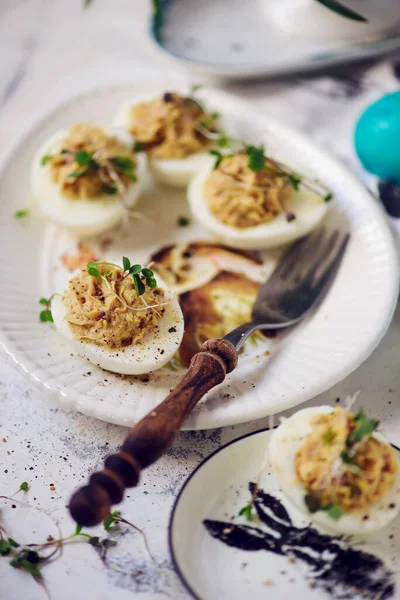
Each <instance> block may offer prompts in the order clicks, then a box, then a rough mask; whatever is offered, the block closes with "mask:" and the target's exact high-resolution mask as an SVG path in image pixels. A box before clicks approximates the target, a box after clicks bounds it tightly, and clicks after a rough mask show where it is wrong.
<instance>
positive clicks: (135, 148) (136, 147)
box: [133, 140, 146, 152]
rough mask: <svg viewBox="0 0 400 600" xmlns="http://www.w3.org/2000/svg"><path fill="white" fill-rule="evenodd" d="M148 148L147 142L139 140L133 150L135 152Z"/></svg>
mask: <svg viewBox="0 0 400 600" xmlns="http://www.w3.org/2000/svg"><path fill="white" fill-rule="evenodd" d="M145 149H146V144H144V143H143V142H139V141H137V140H136V141H135V143H134V144H133V151H134V152H143V151H144V150H145Z"/></svg>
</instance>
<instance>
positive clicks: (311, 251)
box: [69, 228, 350, 527]
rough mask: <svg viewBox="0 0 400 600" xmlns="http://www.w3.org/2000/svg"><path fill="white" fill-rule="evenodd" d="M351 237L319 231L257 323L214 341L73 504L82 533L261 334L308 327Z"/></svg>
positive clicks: (264, 294) (262, 301) (288, 257)
mask: <svg viewBox="0 0 400 600" xmlns="http://www.w3.org/2000/svg"><path fill="white" fill-rule="evenodd" d="M349 239H350V235H349V234H347V233H346V234H342V233H340V232H339V231H338V230H334V231H331V232H328V231H327V230H326V229H323V228H322V229H319V230H318V231H316V232H314V233H313V234H311V235H309V236H307V237H305V238H303V239H301V240H299V241H297V242H295V243H294V244H293V245H292V246H291V248H290V249H289V250H288V252H287V253H286V254H285V255H284V257H283V258H282V259H281V260H280V262H279V263H278V265H277V267H276V269H275V271H274V272H273V273H272V275H271V277H270V278H269V279H268V280H267V281H266V283H264V284H263V285H262V286H261V288H260V290H259V293H258V296H257V299H256V301H255V304H254V306H253V310H252V316H251V321H250V322H249V323H246V324H244V325H241V326H240V327H238V328H236V329H234V330H233V331H231V332H230V333H228V335H226V336H225V337H224V338H222V339H210V340H207V341H206V342H205V343H204V344H203V345H202V347H201V348H200V350H199V352H198V353H197V354H195V355H194V356H193V358H192V360H191V362H190V365H189V368H188V371H187V373H186V375H185V376H184V378H183V379H182V381H181V382H180V383H179V384H178V385H177V386H176V387H175V388H174V389H173V390H172V391H171V393H170V394H169V395H168V396H167V398H165V400H163V401H162V402H161V403H160V404H159V405H158V406H157V407H156V408H154V409H153V410H152V411H151V412H150V413H148V414H147V415H146V416H145V417H143V419H142V420H141V421H139V423H137V424H136V425H134V426H133V427H132V429H131V430H130V432H129V433H128V436H127V437H126V439H125V441H124V443H123V445H122V449H121V450H120V451H119V452H118V453H117V454H112V455H110V456H108V457H107V458H106V460H105V463H104V467H105V468H104V469H103V470H102V471H99V472H97V473H93V474H92V475H91V477H90V479H89V483H88V485H86V486H84V487H82V488H80V489H78V490H77V491H76V492H75V493H74V494H73V496H72V498H71V500H70V503H69V510H70V513H71V516H72V517H73V519H75V521H76V522H77V523H78V524H79V525H84V526H88V527H90V526H93V525H97V524H98V523H100V522H101V521H103V520H104V519H105V518H106V517H107V515H108V514H109V513H110V510H111V505H112V504H118V503H119V502H121V501H122V499H123V496H124V491H125V489H126V488H129V487H134V486H136V485H137V484H138V481H139V476H140V471H141V470H142V469H144V468H146V467H148V466H149V465H151V464H153V463H154V462H155V461H156V460H157V459H158V458H160V457H161V456H162V455H163V454H164V453H165V452H166V451H167V450H168V448H169V447H170V446H171V445H172V443H173V441H174V439H175V437H176V435H177V433H178V431H179V430H180V428H181V425H182V423H183V422H184V420H185V419H186V418H187V416H188V415H189V413H190V412H191V410H192V409H193V408H194V407H195V405H196V404H197V403H198V402H199V400H200V399H201V398H202V397H203V396H204V394H205V393H206V392H208V391H209V390H211V389H212V388H213V387H215V386H216V385H218V384H220V383H222V382H223V381H224V379H225V376H226V374H227V373H230V372H231V371H233V369H235V367H236V365H237V362H238V352H239V350H240V349H241V348H242V346H243V344H244V343H245V341H246V340H247V338H248V337H249V336H250V335H251V334H252V333H254V331H257V330H260V329H269V330H272V329H284V328H288V327H292V326H293V325H296V324H297V323H299V322H300V321H302V320H303V319H304V318H305V317H306V316H307V315H308V314H309V313H310V311H311V310H313V309H314V308H315V307H316V305H317V304H318V303H319V302H321V300H322V299H323V298H324V297H325V295H326V293H327V291H328V289H329V287H330V284H331V283H332V281H333V279H334V278H335V275H336V273H337V271H338V268H339V265H340V263H341V261H342V258H343V256H344V253H345V251H346V247H347V244H348V242H349Z"/></svg>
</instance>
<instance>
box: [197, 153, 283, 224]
mask: <svg viewBox="0 0 400 600" xmlns="http://www.w3.org/2000/svg"><path fill="white" fill-rule="evenodd" d="M248 163H249V157H248V154H247V153H246V152H238V153H237V154H234V155H232V156H227V157H225V158H223V159H222V160H221V161H220V162H219V164H218V166H217V167H216V168H215V169H214V170H213V171H212V172H211V173H210V175H209V176H208V177H207V179H206V181H205V184H204V195H205V197H206V200H207V202H208V207H209V209H210V211H211V212H212V213H213V215H214V216H215V217H216V218H217V219H218V221H220V222H221V223H225V224H226V225H230V226H231V227H236V228H238V229H245V228H247V227H255V226H257V225H261V224H262V223H268V221H271V220H272V219H274V218H275V217H276V216H277V215H278V214H279V213H280V212H282V210H283V202H284V196H285V192H286V190H287V187H288V184H287V179H286V178H285V177H284V176H281V175H279V174H277V171H276V169H274V168H273V167H271V168H269V164H268V162H267V161H266V162H265V165H264V167H263V168H260V169H259V170H256V171H255V170H252V169H251V168H250V167H249V165H248Z"/></svg>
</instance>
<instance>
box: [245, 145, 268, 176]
mask: <svg viewBox="0 0 400 600" xmlns="http://www.w3.org/2000/svg"><path fill="white" fill-rule="evenodd" d="M244 150H245V152H246V154H247V156H248V162H247V166H248V167H249V169H251V170H252V171H255V172H257V171H261V169H263V168H264V166H265V161H266V160H267V159H266V156H265V148H264V145H263V144H261V146H259V147H258V148H257V146H251V145H245V146H244Z"/></svg>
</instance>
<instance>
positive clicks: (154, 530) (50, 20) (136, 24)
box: [0, 0, 400, 600]
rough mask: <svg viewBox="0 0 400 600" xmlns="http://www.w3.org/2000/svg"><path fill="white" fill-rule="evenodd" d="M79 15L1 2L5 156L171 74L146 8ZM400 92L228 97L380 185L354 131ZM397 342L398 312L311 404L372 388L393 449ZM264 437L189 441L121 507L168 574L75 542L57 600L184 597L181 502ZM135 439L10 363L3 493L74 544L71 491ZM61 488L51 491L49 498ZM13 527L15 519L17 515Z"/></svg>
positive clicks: (51, 580)
mask: <svg viewBox="0 0 400 600" xmlns="http://www.w3.org/2000/svg"><path fill="white" fill-rule="evenodd" d="M81 4H82V3H81V0H1V2H0V45H1V54H0V55H1V57H2V58H1V61H0V107H1V110H0V148H1V155H2V157H3V158H4V156H5V155H6V154H7V153H8V151H9V150H10V147H11V146H12V145H13V144H14V143H15V142H16V140H17V139H19V138H20V137H21V136H22V135H23V134H24V132H26V130H27V128H29V127H30V125H31V124H32V123H34V122H35V121H36V120H37V119H38V118H39V117H40V116H41V115H43V114H45V113H46V111H47V110H49V108H50V107H51V106H54V105H55V104H56V103H58V102H59V101H61V100H62V99H65V98H67V97H68V96H70V95H73V94H77V93H79V92H80V91H83V90H87V89H89V88H92V87H94V86H99V85H102V84H106V83H112V82H121V81H129V80H133V79H134V78H135V75H137V74H138V73H140V72H142V71H143V70H147V69H152V70H156V71H157V70H162V71H164V72H165V70H166V69H168V68H170V67H169V66H168V63H167V62H166V61H165V60H164V59H163V58H162V57H160V56H159V55H158V54H157V53H156V52H155V51H154V49H153V48H152V46H151V43H150V42H149V40H148V38H147V35H146V28H147V15H148V12H149V2H147V0H112V1H111V0H95V2H94V5H93V6H92V7H91V8H90V10H86V11H82V6H81ZM349 73H350V75H349ZM397 86H398V82H396V79H395V77H394V76H393V70H392V65H391V64H390V63H389V62H387V63H382V64H380V65H378V66H375V67H372V68H370V69H368V70H365V69H362V70H361V69H354V68H353V69H351V70H350V71H349V70H348V69H346V71H345V72H344V73H342V76H341V77H340V78H339V79H337V78H336V79H335V78H332V77H323V78H316V79H312V80H300V79H298V78H293V79H292V80H291V81H290V82H286V83H270V84H267V83H263V82H258V83H252V84H250V83H247V84H230V85H228V86H227V87H228V88H229V89H230V90H231V91H234V92H237V93H238V94H240V95H241V96H242V97H243V98H245V99H247V100H249V101H250V102H251V103H252V105H253V106H254V108H255V109H262V110H265V111H268V113H270V114H272V115H273V116H274V117H275V118H278V119H283V120H284V121H286V122H288V123H290V124H292V125H294V126H296V127H299V128H302V129H304V130H305V131H307V132H308V133H309V134H310V135H311V136H312V137H313V138H314V139H316V140H317V141H318V142H320V143H321V144H323V145H325V146H327V147H328V148H330V149H331V151H332V152H334V153H336V154H337V155H338V156H339V157H340V158H341V159H342V160H344V161H345V162H346V163H348V164H349V165H350V166H351V167H352V168H353V169H354V170H355V172H356V173H357V174H358V175H359V176H360V177H363V178H365V181H366V182H367V183H371V179H370V178H367V177H366V176H365V174H364V173H363V172H362V170H361V168H360V166H359V165H358V163H357V161H356V159H355V157H354V155H353V153H352V142H351V138H352V128H353V126H354V122H355V118H356V116H357V114H358V113H359V112H360V110H361V109H362V108H363V107H364V106H366V105H367V104H368V103H369V102H370V101H371V100H372V99H373V98H375V97H377V96H379V95H380V94H381V93H383V92H385V91H389V90H391V89H394V88H395V87H397ZM2 201H3V202H4V201H6V199H4V198H3V199H2ZM394 227H396V225H394ZM371 318H373V315H371ZM399 342H400V312H399V311H398V312H397V314H396V316H395V319H394V321H393V323H392V326H391V328H390V330H389V332H388V334H387V335H386V337H385V338H384V340H383V342H382V343H381V345H380V346H379V348H378V349H377V350H376V351H375V352H374V354H373V355H372V356H371V358H370V359H369V360H368V361H367V362H366V363H365V364H364V365H363V366H362V367H361V368H360V369H358V371H356V372H355V373H353V374H352V375H351V376H350V377H348V378H347V379H346V380H345V381H343V382H342V383H340V384H338V385H337V386H335V387H334V388H333V389H332V390H330V391H328V392H326V393H325V394H323V395H322V396H320V397H319V398H317V399H315V400H314V401H313V403H314V402H315V403H334V402H335V401H336V400H337V399H338V398H340V401H343V399H344V398H345V396H346V395H347V394H349V393H354V392H355V391H357V390H362V394H363V396H362V398H363V400H362V402H363V405H365V406H366V408H367V409H369V410H370V411H371V412H373V413H374V414H376V415H377V416H378V417H379V418H380V419H381V421H382V429H383V430H384V432H385V433H386V435H387V436H388V438H389V439H390V440H391V441H392V442H394V443H396V444H398V445H400V403H399V394H400V370H399V368H398V363H399V360H398V354H397V352H398V345H399ZM266 425H267V422H266V420H263V421H258V422H254V423H251V424H247V425H242V426H237V427H228V428H225V429H224V430H214V431H206V432H197V433H184V434H181V435H180V436H179V439H178V440H177V442H176V443H175V445H174V447H173V449H172V450H171V451H170V452H169V453H168V455H167V456H166V457H164V458H163V459H162V460H160V461H159V462H158V463H157V464H156V465H155V466H154V467H152V468H149V469H148V470H147V471H146V472H145V473H144V476H143V479H142V483H141V485H140V487H139V488H137V489H135V490H131V491H130V493H129V494H128V497H127V499H126V501H125V503H124V504H123V506H122V507H121V508H122V511H123V514H124V516H126V518H128V519H130V520H132V521H133V522H134V523H135V524H136V525H138V526H140V527H142V528H143V529H144V530H145V531H146V534H147V536H148V542H149V545H150V548H151V551H152V553H153V555H154V557H155V559H156V563H157V565H154V564H153V563H152V562H151V561H150V560H149V558H148V556H147V555H146V553H145V552H144V551H143V548H142V543H141V539H140V536H138V535H137V534H135V533H133V532H131V531H130V532H129V533H127V534H126V535H123V536H120V537H119V543H118V546H117V547H116V548H115V549H113V551H112V554H110V557H111V560H113V561H114V562H115V564H118V565H119V566H120V567H123V568H124V569H126V570H129V571H130V572H132V573H133V575H130V574H121V573H117V572H116V571H114V570H112V569H107V568H106V567H105V566H104V565H102V564H101V562H100V560H99V558H98V556H97V555H96V553H95V551H94V550H93V549H92V548H91V547H89V546H88V545H87V544H85V543H82V544H74V545H71V546H69V547H66V548H65V550H64V553H63V556H62V557H61V558H60V559H59V560H58V561H57V562H55V563H54V564H52V565H49V566H48V567H46V568H45V570H44V574H45V578H46V582H47V588H48V592H49V594H50V597H51V598H53V599H56V600H67V599H68V600H69V599H70V598H71V596H74V595H75V597H77V598H86V599H87V600H103V599H104V600H105V599H106V598H111V597H112V598H113V599H114V600H128V599H129V598H132V597H138V598H140V599H141V600H145V599H150V598H163V597H164V598H171V599H174V600H175V599H176V600H179V599H180V598H187V597H188V594H187V593H186V591H185V590H184V588H183V586H182V584H181V583H180V581H179V580H178V577H177V576H176V574H175V573H174V570H173V567H172V564H171V559H170V556H169V552H168V546H167V527H168V519H169V514H170V510H171V507H172V504H173V502H174V498H175V497H176V494H177V491H178V490H179V488H180V486H181V484H182V483H183V481H184V479H185V477H186V476H187V475H188V474H189V473H190V472H191V471H192V469H193V468H194V467H195V466H196V465H197V464H198V463H199V462H200V461H201V459H202V458H203V457H205V456H207V455H208V454H209V453H210V452H212V451H213V450H215V449H216V448H218V447H219V446H220V445H221V444H223V443H224V442H226V441H229V440H231V439H234V438H235V437H238V436H239V435H242V434H244V433H246V432H249V431H253V430H256V429H260V428H262V427H264V426H266ZM125 433H126V431H125V430H124V429H123V428H120V427H115V426H112V425H107V424H105V423H102V422H99V421H93V420H92V419H89V418H87V417H84V416H82V415H79V414H75V413H74V414H73V413H68V412H65V411H62V410H61V409H59V408H57V406H54V405H53V406H52V405H50V404H49V402H48V400H47V398H45V397H44V396H41V395H40V394H39V393H38V392H37V391H36V390H33V388H32V387H31V386H30V385H29V382H28V381H27V380H25V379H24V378H23V377H22V376H21V375H20V374H18V373H17V372H16V371H15V370H14V368H13V367H12V366H11V365H7V364H5V361H4V360H1V364H0V495H2V494H4V495H10V494H12V493H13V492H15V490H16V489H18V487H19V485H20V483H21V482H22V481H25V480H26V481H28V482H29V484H30V489H29V491H28V492H27V493H24V494H22V493H20V494H18V496H17V499H19V500H26V501H27V502H29V504H31V505H32V506H35V507H40V508H43V509H46V510H48V511H50V512H51V515H52V518H53V519H56V520H58V521H59V522H60V526H61V529H62V531H63V533H64V534H68V533H71V532H72V531H73V528H74V526H73V524H72V522H71V520H70V519H69V517H68V515H67V511H66V509H65V505H66V503H67V501H68V497H69V495H70V493H71V491H72V490H73V489H74V488H75V487H76V486H77V485H79V484H80V483H82V481H83V480H85V479H86V478H87V477H88V474H89V472H90V471H91V470H93V469H95V468H97V467H99V466H100V464H101V462H102V460H103V458H104V456H105V455H107V454H108V453H109V452H110V451H113V450H115V449H116V448H117V447H118V445H119V444H120V443H121V441H122V439H123V437H124V435H125ZM1 440H3V441H1ZM51 484H53V485H52V488H54V489H50V486H51ZM18 510H19V509H15V513H14V514H15V515H17V513H18V514H19V512H18ZM32 510H33V509H23V510H22V511H21V516H20V517H18V520H19V525H21V524H22V525H23V526H24V524H25V523H26V528H28V526H29V523H30V522H31V517H30V515H31V514H32ZM35 514H36V513H35ZM40 515H41V520H42V521H41V524H40V527H39V528H38V535H42V537H43V538H44V537H46V536H47V535H48V534H49V533H51V532H52V531H51V527H52V525H51V521H50V517H46V516H45V515H42V514H41V513H40ZM6 516H7V519H12V517H10V510H9V511H8V513H7V515H6ZM44 597H45V595H44V592H43V590H42V589H41V588H40V587H39V586H38V585H37V584H36V583H35V582H34V581H33V579H32V578H30V576H28V575H26V574H24V573H20V572H18V571H16V570H15V569H12V568H11V567H10V566H9V565H8V561H7V560H6V559H2V558H0V599H1V600H19V599H20V598H24V600H36V599H39V598H44Z"/></svg>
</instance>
